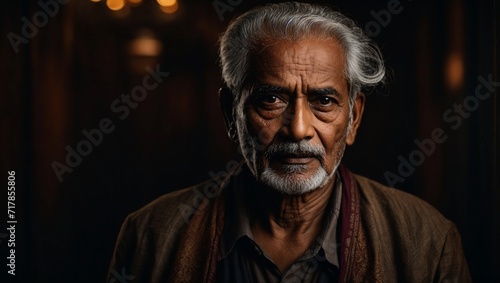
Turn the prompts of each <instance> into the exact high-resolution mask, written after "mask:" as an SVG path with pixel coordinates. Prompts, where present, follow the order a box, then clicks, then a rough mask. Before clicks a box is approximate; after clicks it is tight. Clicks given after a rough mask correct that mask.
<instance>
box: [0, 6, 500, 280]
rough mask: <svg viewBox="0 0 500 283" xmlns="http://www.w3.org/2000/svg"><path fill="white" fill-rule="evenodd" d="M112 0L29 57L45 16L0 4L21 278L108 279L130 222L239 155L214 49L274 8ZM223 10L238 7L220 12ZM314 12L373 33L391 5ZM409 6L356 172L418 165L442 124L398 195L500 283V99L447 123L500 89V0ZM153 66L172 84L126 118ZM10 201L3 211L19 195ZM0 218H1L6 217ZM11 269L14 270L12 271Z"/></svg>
mask: <svg viewBox="0 0 500 283" xmlns="http://www.w3.org/2000/svg"><path fill="white" fill-rule="evenodd" d="M42 1H48V0H42ZM11 2H12V3H11ZM105 2H106V1H105V0H103V1H101V2H97V3H94V2H91V1H89V0H85V1H84V0H72V1H69V3H67V4H58V8H59V11H58V12H57V13H54V16H50V17H48V23H47V24H46V25H43V26H41V27H39V28H38V31H37V32H36V33H34V35H33V36H32V37H31V38H29V39H28V43H26V44H25V43H21V44H19V46H18V48H19V50H18V52H17V53H16V52H15V51H14V48H13V46H12V44H11V42H10V41H9V37H8V34H9V33H15V34H17V35H19V36H20V35H22V29H23V25H24V24H25V23H24V22H23V20H22V19H23V17H26V19H27V20H29V21H30V22H33V15H35V14H36V13H37V12H39V11H43V10H42V8H41V7H40V5H39V4H38V3H37V2H36V1H9V4H5V3H4V4H3V5H2V8H1V9H0V14H1V20H2V26H1V33H0V35H1V36H2V38H3V39H2V44H1V45H0V60H1V61H0V62H1V64H0V72H1V79H0V93H1V98H2V100H1V103H0V109H1V112H0V126H1V128H0V130H1V137H2V138H1V139H0V154H1V168H2V178H4V180H6V179H7V170H15V171H16V176H17V190H16V213H17V215H16V216H17V220H18V224H17V230H16V244H17V246H16V248H17V249H16V274H17V275H16V277H15V279H17V281H18V282H35V281H36V282H103V281H104V280H105V274H106V271H107V266H108V263H109V260H110V257H111V253H112V251H113V248H114V242H115V239H116V236H117V233H118V231H119V228H120V225H121V223H122V221H123V220H124V218H125V216H126V215H127V214H128V213H130V212H132V211H134V210H136V209H138V208H140V207H141V206H143V205H145V204H146V203H148V202H149V201H151V200H153V199H154V198H156V197H158V196H159V195H162V194H164V193H167V192H170V191H172V190H176V189H180V188H182V187H186V186H189V185H193V184H195V183H197V182H200V181H203V180H206V179H209V178H210V175H209V174H210V172H215V173H216V172H219V171H220V170H225V166H226V165H225V164H227V163H228V161H230V160H234V159H236V160H238V159H240V158H241V157H239V156H238V155H237V153H236V150H235V148H234V145H233V144H232V143H231V142H230V140H229V138H227V135H226V132H225V129H224V126H223V121H222V114H221V112H220V111H219V109H218V102H217V90H218V88H219V87H221V86H222V83H221V79H220V73H219V69H218V63H217V40H218V37H219V35H220V33H221V32H222V31H223V30H224V28H225V27H226V26H227V24H228V23H229V21H230V19H231V18H233V17H234V16H236V15H238V14H240V13H243V12H244V11H246V10H248V9H249V8H250V7H253V6H257V5H262V4H264V3H265V1H246V0H241V1H237V0H232V1H230V0H220V1H214V2H212V1H194V0H190V1H189V2H188V1H186V0H184V1H182V0H179V2H180V3H179V4H178V10H177V11H176V12H175V13H173V14H167V13H164V12H162V11H161V10H160V9H159V6H158V4H157V3H156V1H151V0H143V1H142V3H141V4H139V5H132V3H129V4H128V6H126V7H125V8H123V9H122V10H120V11H111V10H109V9H108V8H107V7H106V3H105ZM214 3H216V4H217V3H223V4H226V5H229V6H226V8H228V7H229V8H230V9H228V10H226V11H223V12H222V16H223V18H221V17H219V15H218V13H217V10H216V8H215V7H214ZM316 3H324V4H328V5H330V6H333V7H335V8H336V9H338V10H340V11H341V12H343V13H345V14H346V15H348V16H350V17H352V18H353V19H355V20H356V21H357V22H358V23H359V24H360V26H361V27H362V28H365V27H366V26H367V25H371V27H372V28H373V26H374V24H375V23H376V16H374V13H379V12H380V11H381V10H387V6H388V4H389V3H395V2H394V0H393V1H389V0H379V1H370V2H369V3H367V2H362V1H349V2H347V1H345V2H340V1H316ZM231 4H234V5H232V6H234V7H232V6H231ZM219 5H220V4H219ZM398 7H402V8H400V12H399V13H397V14H392V16H391V19H390V20H387V23H383V25H382V24H380V23H379V24H378V26H379V27H380V30H379V31H378V33H375V34H372V38H373V39H374V40H375V41H376V42H377V43H378V44H379V46H380V47H381V50H382V53H383V56H384V58H385V59H386V64H387V67H388V71H389V80H388V84H387V86H386V87H383V88H380V89H378V90H377V91H376V92H374V93H372V94H370V95H369V97H368V100H367V106H366V108H365V109H366V110H365V115H364V118H363V123H362V125H361V129H360V132H359V136H358V139H357V142H356V144H355V145H354V146H353V147H352V148H349V149H348V150H347V153H346V155H345V158H344V160H345V163H346V164H347V165H348V167H349V168H350V169H351V170H352V171H354V172H356V173H359V174H362V175H365V176H368V177H370V178H372V179H375V180H378V181H379V182H382V183H387V180H386V178H385V176H384V174H387V172H392V173H395V174H398V165H399V164H400V160H398V156H401V157H402V158H405V159H408V157H409V156H410V154H411V153H412V152H413V151H415V150H416V149H418V147H417V146H416V145H415V143H414V140H415V139H419V140H423V139H426V138H430V137H431V132H432V131H433V130H434V129H436V128H442V129H443V130H444V132H445V134H446V135H447V137H448V138H447V140H446V141H445V142H444V143H442V144H438V145H436V149H435V151H434V152H433V153H432V154H430V155H429V156H425V160H424V162H423V163H422V164H421V165H419V166H416V167H415V171H414V172H413V173H412V174H411V175H410V176H409V177H407V178H404V180H401V182H398V183H396V185H395V186H396V187H397V188H399V189H401V190H404V191H408V192H410V193H412V194H415V195H417V196H419V197H421V198H423V199H425V200H426V201H428V202H429V203H431V204H432V205H433V206H435V207H436V208H437V209H438V210H439V211H441V212H442V213H443V214H444V215H445V216H446V217H447V218H449V219H450V220H452V221H453V222H455V223H456V225H457V227H458V229H459V230H460V232H461V234H462V239H463V245H464V249H465V253H466V257H467V260H468V262H469V267H470V270H471V273H472V276H473V278H474V280H475V282H498V280H499V278H500V275H499V271H498V269H499V268H498V266H499V264H500V262H499V255H500V253H499V247H498V239H499V238H500V233H499V225H500V224H499V221H498V220H497V217H498V216H499V214H498V210H499V206H500V198H499V191H498V175H499V169H498V161H499V160H500V159H499V153H498V152H499V148H498V144H499V143H498V141H499V139H498V138H499V126H498V125H499V124H498V122H499V119H498V109H499V102H498V101H499V99H498V98H497V95H496V94H494V95H491V96H490V97H489V98H488V99H486V100H482V101H480V105H479V107H478V108H477V110H475V111H471V112H470V113H469V114H470V115H469V116H468V117H467V118H463V119H462V124H461V125H460V127H458V128H457V129H452V128H451V127H450V126H451V125H453V124H454V123H447V122H446V121H445V120H443V114H444V113H445V112H446V111H447V110H448V109H453V105H454V104H461V103H462V102H463V101H464V98H466V97H468V96H471V95H474V91H475V89H476V86H477V85H478V84H479V80H478V76H482V77H484V78H488V76H490V75H492V76H493V80H495V81H499V82H500V76H499V73H498V66H499V59H498V58H499V57H498V55H499V51H498V47H495V46H497V45H495V43H496V44H498V43H499V36H498V35H499V34H498V32H499V31H498V26H499V16H500V13H499V5H498V3H496V5H495V3H494V1H474V0H462V1H461V0H448V1H431V0H418V1H417V0H414V1H410V0H401V1H400V3H399V6H398ZM220 9H223V8H222V7H220ZM401 9H402V10H401ZM371 11H373V12H371ZM41 20H43V19H41ZM370 22H372V23H371V24H370ZM148 36H149V38H154V40H156V41H154V42H156V43H154V44H161V51H160V52H152V53H151V54H149V55H147V56H146V55H145V54H144V53H142V55H141V53H140V51H137V50H135V51H134V49H131V48H130V47H129V46H130V44H131V42H132V41H133V40H138V39H139V40H143V41H142V42H143V43H144V42H146V41H147V40H148V39H147V38H148ZM144 40H146V41H144ZM150 40H151V39H150ZM149 42H151V41H149ZM143 46H149V47H151V44H150V45H148V44H146V43H144V44H143ZM153 51H154V50H153ZM157 64H159V65H160V68H161V70H162V71H165V72H169V73H170V75H169V76H168V77H167V78H165V79H164V81H163V82H162V83H161V84H160V85H159V86H158V87H157V88H155V89H154V90H152V91H149V92H148V93H147V97H146V98H145V99H144V101H142V102H139V103H138V106H137V107H136V108H135V109H131V111H130V115H129V116H128V117H127V118H125V119H123V120H120V119H119V118H118V116H119V114H122V113H121V112H120V113H119V114H117V113H114V112H113V111H112V110H111V108H110V106H111V104H112V102H113V101H114V100H115V99H117V98H119V97H120V95H121V94H122V93H125V94H129V93H130V91H131V90H132V89H133V88H134V87H135V86H136V85H141V84H142V78H143V77H144V76H145V75H146V73H145V72H144V70H145V67H146V66H151V67H152V68H153V69H154V68H155V66H156V65H157ZM485 90H486V89H485V88H483V89H482V92H483V93H484V92H485ZM104 118H109V119H110V120H111V121H112V122H113V125H114V126H115V129H114V131H113V132H111V133H109V134H104V135H103V140H102V142H101V143H100V144H99V145H97V146H93V147H92V149H91V152H90V154H88V156H85V157H83V158H82V161H81V162H80V164H79V165H78V166H76V167H75V168H73V171H72V172H71V173H64V174H63V175H62V181H61V182H60V181H59V180H58V178H57V176H56V174H55V173H54V170H53V168H52V164H53V162H59V163H61V164H66V161H65V158H66V155H67V154H68V152H67V150H66V147H67V146H70V147H71V148H73V149H76V148H77V145H78V144H79V142H80V141H82V140H86V139H87V138H86V137H85V136H84V135H83V134H82V130H84V129H86V130H91V129H96V128H98V126H99V122H100V121H101V120H102V119H104ZM495 164H497V165H495ZM2 194H3V195H5V197H4V196H2V198H1V200H2V207H4V206H5V205H6V194H7V190H6V189H2ZM0 211H5V210H3V209H2V210H0ZM0 215H1V219H2V220H1V221H2V223H5V221H6V214H5V213H0ZM3 225H4V224H2V227H3ZM2 233H4V229H3V228H2V229H1V230H0V237H1V236H2ZM3 235H5V234H3ZM0 240H1V243H0V247H1V256H0V257H1V258H3V260H1V262H6V257H7V256H8V254H7V249H6V243H7V242H6V239H5V238H1V239H0ZM0 266H2V267H1V268H0V270H2V276H3V275H5V274H6V273H5V272H4V271H3V268H4V267H5V266H6V265H5V263H2V264H1V265H0ZM132 275H133V274H132ZM12 279H13V278H12V277H9V280H12ZM2 282H5V281H2Z"/></svg>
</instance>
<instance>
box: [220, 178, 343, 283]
mask: <svg viewBox="0 0 500 283" xmlns="http://www.w3.org/2000/svg"><path fill="white" fill-rule="evenodd" d="M250 186H251V185H248V183H246V184H244V182H240V183H239V184H237V186H236V188H235V190H234V195H233V197H232V198H229V199H231V200H232V201H230V202H228V204H227V208H226V213H225V218H226V219H227V221H225V226H224V231H223V234H222V239H221V244H220V249H219V261H218V263H217V278H216V282H238V283H239V282H248V283H253V282H258V283H261V282H337V280H338V270H339V268H338V267H339V260H338V255H337V248H338V247H339V245H338V244H337V241H336V239H337V235H336V234H337V220H338V217H339V213H340V201H341V196H342V182H341V179H340V177H339V176H338V174H337V176H336V181H335V185H334V189H333V192H332V194H331V196H330V201H329V204H328V206H327V216H326V218H325V223H323V228H322V230H321V232H320V234H319V235H318V237H317V239H316V241H315V242H314V243H313V245H312V246H311V247H310V248H309V249H308V250H307V251H306V252H305V253H304V255H303V256H302V257H301V258H300V259H299V260H298V261H297V262H295V263H294V264H293V265H292V266H291V267H290V268H289V269H288V270H286V271H284V272H283V273H281V272H280V270H279V268H278V267H277V266H276V264H275V263H274V262H273V261H272V260H271V259H270V257H269V256H267V255H266V253H265V252H264V251H263V250H262V249H261V248H260V247H259V245H258V244H257V243H256V242H255V241H254V239H253V236H252V231H251V229H250V221H249V214H248V210H249V209H248V206H245V201H247V202H248V201H249V200H252V198H249V197H248V195H247V194H245V191H244V190H251V189H252V188H251V187H250ZM252 201H253V200H252Z"/></svg>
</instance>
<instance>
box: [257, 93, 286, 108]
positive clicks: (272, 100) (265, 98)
mask: <svg viewBox="0 0 500 283" xmlns="http://www.w3.org/2000/svg"><path fill="white" fill-rule="evenodd" d="M256 105H257V106H258V107H259V108H261V109H264V110H277V109H282V108H284V107H286V102H285V101H283V100H282V99H281V98H280V97H279V96H277V95H274V94H261V95H258V96H257V98H256Z"/></svg>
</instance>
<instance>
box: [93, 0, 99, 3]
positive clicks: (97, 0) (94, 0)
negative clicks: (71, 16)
mask: <svg viewBox="0 0 500 283" xmlns="http://www.w3.org/2000/svg"><path fill="white" fill-rule="evenodd" d="M90 2H95V3H97V2H101V0H90Z"/></svg>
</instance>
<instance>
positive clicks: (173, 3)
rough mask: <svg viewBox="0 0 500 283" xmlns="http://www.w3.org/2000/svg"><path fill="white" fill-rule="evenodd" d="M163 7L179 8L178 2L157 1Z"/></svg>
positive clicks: (168, 0)
mask: <svg viewBox="0 0 500 283" xmlns="http://www.w3.org/2000/svg"><path fill="white" fill-rule="evenodd" d="M156 1H157V2H158V4H160V6H162V7H173V6H177V0H156Z"/></svg>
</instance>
